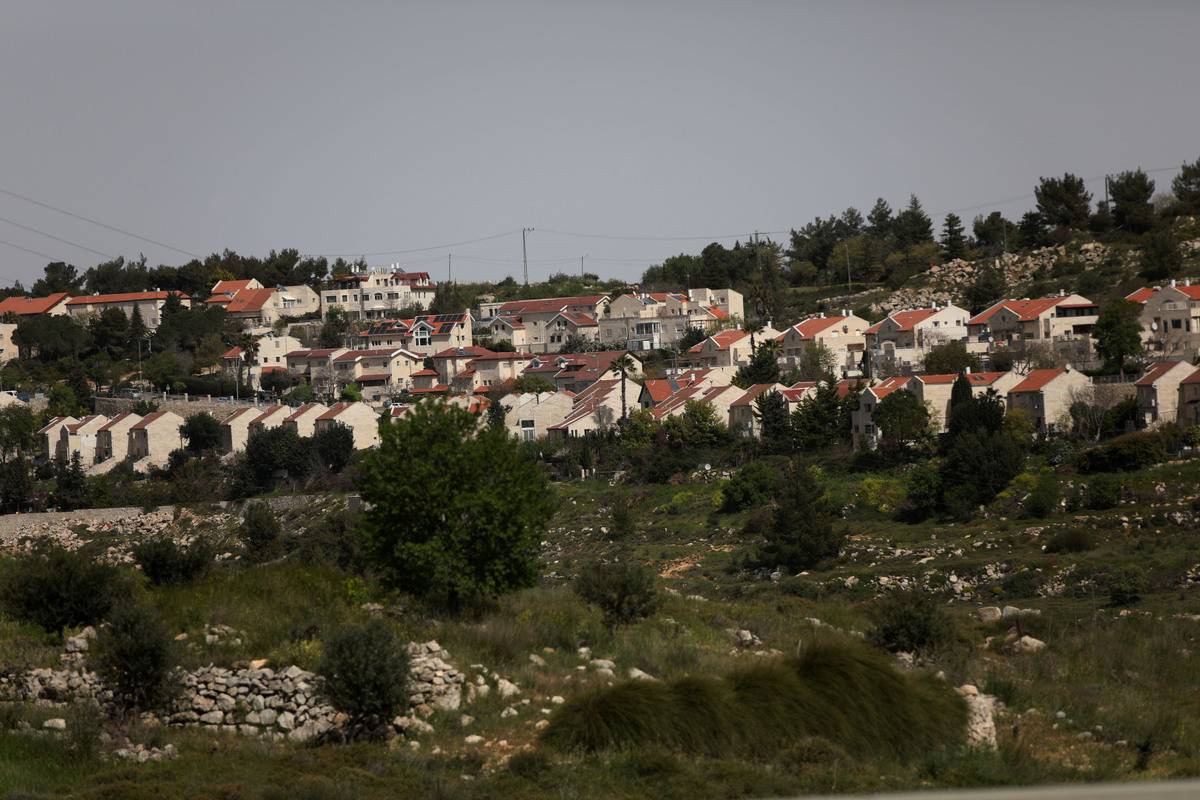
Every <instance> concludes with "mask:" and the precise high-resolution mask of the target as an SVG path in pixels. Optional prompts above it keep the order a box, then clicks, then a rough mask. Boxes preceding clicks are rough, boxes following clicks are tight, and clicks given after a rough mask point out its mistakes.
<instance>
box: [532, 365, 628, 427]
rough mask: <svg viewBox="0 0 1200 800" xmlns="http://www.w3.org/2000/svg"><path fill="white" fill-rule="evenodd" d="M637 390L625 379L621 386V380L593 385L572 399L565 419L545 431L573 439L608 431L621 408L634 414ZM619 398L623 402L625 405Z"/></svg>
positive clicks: (619, 414) (611, 380)
mask: <svg viewBox="0 0 1200 800" xmlns="http://www.w3.org/2000/svg"><path fill="white" fill-rule="evenodd" d="M622 385H623V387H624V388H622ZM639 389H640V387H639V386H638V385H637V384H636V383H634V382H633V381H632V380H628V379H627V380H625V381H624V384H622V380H621V379H620V378H616V379H604V380H599V381H596V382H595V383H593V384H592V385H591V386H589V387H587V388H586V389H584V390H583V391H582V392H580V393H579V394H578V395H576V396H575V403H574V405H573V406H572V407H571V413H570V414H568V415H567V417H566V419H564V420H563V421H562V422H559V423H557V424H555V425H551V426H549V428H547V431H548V432H549V433H551V434H554V435H558V436H567V437H572V436H582V435H584V434H587V433H591V432H594V431H604V430H607V429H608V428H609V427H610V426H611V425H615V424H616V423H617V421H618V420H620V419H621V412H622V405H624V408H625V412H626V413H631V412H632V411H636V410H637V394H638V390H639ZM622 397H624V398H625V400H624V403H622V399H621V398H622Z"/></svg>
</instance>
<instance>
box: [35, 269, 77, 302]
mask: <svg viewBox="0 0 1200 800" xmlns="http://www.w3.org/2000/svg"><path fill="white" fill-rule="evenodd" d="M42 275H43V276H42V277H41V278H39V279H38V280H37V281H36V282H35V283H34V284H33V288H32V289H31V290H30V291H31V292H33V294H34V296H35V297H44V296H45V295H48V294H58V293H59V292H66V293H67V294H80V293H82V290H83V276H82V275H80V274H79V270H78V269H76V268H75V267H74V266H72V265H70V264H65V263H63V262H62V261H52V262H50V263H49V264H47V265H46V268H45V270H43V273H42Z"/></svg>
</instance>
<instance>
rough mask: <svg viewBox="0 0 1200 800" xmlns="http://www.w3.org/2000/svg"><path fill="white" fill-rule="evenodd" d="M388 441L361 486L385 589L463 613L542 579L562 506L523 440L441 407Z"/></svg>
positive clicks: (415, 414)
mask: <svg viewBox="0 0 1200 800" xmlns="http://www.w3.org/2000/svg"><path fill="white" fill-rule="evenodd" d="M380 435H381V438H382V441H381V442H380V446H379V448H378V449H377V450H374V451H372V452H371V453H370V454H368V455H367V457H366V459H365V461H364V464H363V468H362V477H361V481H360V489H361V491H362V495H363V499H364V500H365V501H366V503H367V512H366V515H365V518H364V522H363V535H364V539H365V543H366V547H367V551H368V553H369V554H370V557H371V559H372V561H373V562H374V564H375V566H376V567H377V568H378V569H379V571H380V575H381V577H382V579H383V580H384V581H385V583H387V584H388V585H390V586H393V587H395V588H398V589H403V590H404V591H407V592H411V593H413V594H416V595H418V596H422V597H426V598H429V599H432V600H435V601H437V602H439V603H442V604H444V605H447V606H449V607H451V608H462V607H465V606H470V605H473V604H476V603H478V602H479V601H482V600H484V599H485V598H489V597H495V596H497V595H500V594H504V593H506V592H509V591H512V590H514V589H519V588H522V587H526V586H532V585H533V584H534V583H535V582H536V581H537V578H538V575H539V570H538V568H537V546H538V542H539V541H540V535H541V531H542V530H543V529H544V528H545V525H546V522H547V520H548V519H549V518H550V516H551V514H552V513H553V512H554V500H553V495H552V494H551V493H550V492H549V490H548V487H547V486H546V479H545V477H544V476H543V475H542V473H541V471H540V470H539V469H538V468H537V466H536V464H534V463H533V461H531V460H530V459H529V457H528V456H527V455H525V452H524V450H523V449H522V448H521V445H520V444H519V443H518V442H517V441H516V440H514V439H511V438H510V437H509V436H508V435H507V434H506V433H505V431H504V430H502V429H495V428H489V427H486V426H485V427H483V428H479V426H478V420H477V419H476V418H475V416H474V415H473V414H471V413H469V412H467V411H466V410H464V409H461V408H458V407H455V406H447V405H444V404H440V403H420V404H418V405H417V406H416V407H415V408H414V409H413V410H412V411H410V412H409V413H408V414H407V415H406V416H404V417H402V418H400V419H398V420H391V421H390V422H389V423H385V424H384V425H382V426H381V428H380Z"/></svg>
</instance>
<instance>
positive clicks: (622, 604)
mask: <svg viewBox="0 0 1200 800" xmlns="http://www.w3.org/2000/svg"><path fill="white" fill-rule="evenodd" d="M575 592H576V593H577V594H578V595H579V596H580V597H582V598H583V599H584V600H586V601H587V602H589V603H593V604H595V605H597V606H599V607H600V610H601V611H602V612H604V618H605V620H606V621H607V622H608V623H609V624H610V625H621V624H628V623H631V622H636V621H637V620H639V619H642V618H643V617H648V616H650V615H651V614H653V613H654V612H655V611H656V610H657V609H658V606H659V604H660V602H661V598H660V597H659V595H658V591H657V590H656V589H655V587H654V572H653V571H652V570H651V569H650V568H649V567H646V566H643V565H641V564H629V563H619V564H601V563H596V564H592V565H590V566H588V567H586V568H585V569H583V570H581V571H580V574H579V578H578V579H577V580H576V581H575Z"/></svg>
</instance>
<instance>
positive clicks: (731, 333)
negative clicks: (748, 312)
mask: <svg viewBox="0 0 1200 800" xmlns="http://www.w3.org/2000/svg"><path fill="white" fill-rule="evenodd" d="M749 335H750V332H749V331H744V330H741V329H740V328H730V329H729V330H725V331H718V332H717V333H714V334H713V335H712V336H710V337H708V338H707V339H705V340H704V341H703V342H700V344H697V345H693V346H692V347H691V348H689V349H688V352H689V353H700V352H703V351H704V345H706V344H708V343H709V342H712V343H713V344H714V345H716V347H717V349H718V350H728V349H729V347H730V345H732V344H734V343H736V342H740V341H741V340H742V339H745V338H746V337H747V336H749Z"/></svg>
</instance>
